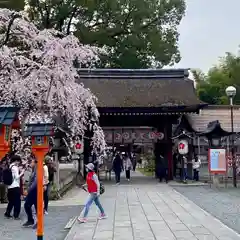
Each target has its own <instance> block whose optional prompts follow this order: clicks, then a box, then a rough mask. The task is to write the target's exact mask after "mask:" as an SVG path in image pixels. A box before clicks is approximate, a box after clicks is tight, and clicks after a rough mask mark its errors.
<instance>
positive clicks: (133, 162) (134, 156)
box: [131, 154, 137, 172]
mask: <svg viewBox="0 0 240 240" xmlns="http://www.w3.org/2000/svg"><path fill="white" fill-rule="evenodd" d="M131 160H132V167H133V171H134V172H135V171H136V166H137V158H136V155H135V154H132V159H131Z"/></svg>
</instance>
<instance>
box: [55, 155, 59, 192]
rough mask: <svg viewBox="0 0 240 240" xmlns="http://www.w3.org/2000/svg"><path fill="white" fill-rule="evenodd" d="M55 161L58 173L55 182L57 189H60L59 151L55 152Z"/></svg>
mask: <svg viewBox="0 0 240 240" xmlns="http://www.w3.org/2000/svg"><path fill="white" fill-rule="evenodd" d="M54 162H55V164H56V175H55V183H56V187H57V190H58V191H59V189H60V169H59V160H58V152H54Z"/></svg>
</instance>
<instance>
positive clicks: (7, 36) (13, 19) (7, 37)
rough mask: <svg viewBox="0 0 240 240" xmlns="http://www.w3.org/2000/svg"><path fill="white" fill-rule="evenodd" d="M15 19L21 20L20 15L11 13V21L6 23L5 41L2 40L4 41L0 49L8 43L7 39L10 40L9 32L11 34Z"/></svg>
mask: <svg viewBox="0 0 240 240" xmlns="http://www.w3.org/2000/svg"><path fill="white" fill-rule="evenodd" d="M17 18H21V15H20V14H18V13H13V14H12V15H11V19H10V21H9V23H8V27H7V31H6V34H5V39H4V41H3V43H2V44H1V46H0V47H3V46H4V45H7V43H8V41H9V38H10V32H11V28H12V25H13V23H14V21H15V20H16V19H17Z"/></svg>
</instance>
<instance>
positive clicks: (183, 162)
mask: <svg viewBox="0 0 240 240" xmlns="http://www.w3.org/2000/svg"><path fill="white" fill-rule="evenodd" d="M182 165H183V172H182V174H183V176H182V178H183V181H184V182H186V181H187V179H188V172H187V171H188V170H187V167H188V160H187V157H186V156H183V157H182Z"/></svg>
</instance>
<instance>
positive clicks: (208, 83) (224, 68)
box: [192, 53, 240, 104]
mask: <svg viewBox="0 0 240 240" xmlns="http://www.w3.org/2000/svg"><path fill="white" fill-rule="evenodd" d="M192 73H193V77H194V79H195V81H196V84H197V94H198V96H199V98H200V99H201V100H202V101H204V102H207V103H209V104H228V101H229V100H228V98H227V96H226V93H225V89H226V88H227V87H228V86H234V87H236V89H237V94H236V96H235V98H234V103H236V104H238V103H240V57H239V56H236V55H234V54H231V53H226V56H225V57H223V58H221V59H220V62H219V64H218V65H217V66H214V67H213V68H211V69H210V70H209V71H208V73H207V74H204V73H203V72H201V71H200V70H192Z"/></svg>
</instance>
